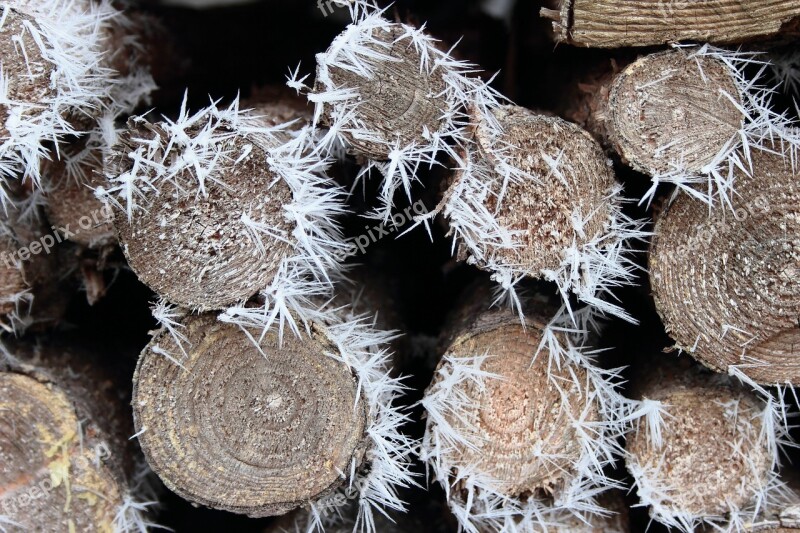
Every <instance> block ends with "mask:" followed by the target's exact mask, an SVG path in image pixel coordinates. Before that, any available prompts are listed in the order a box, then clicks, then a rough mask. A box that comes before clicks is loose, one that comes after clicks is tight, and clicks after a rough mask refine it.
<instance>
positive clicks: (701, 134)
mask: <svg viewBox="0 0 800 533" xmlns="http://www.w3.org/2000/svg"><path fill="white" fill-rule="evenodd" d="M691 54H692V51H690V50H681V49H673V50H668V51H664V52H657V53H654V54H649V55H645V56H643V57H640V58H639V59H638V60H636V61H634V62H632V63H630V64H629V65H627V66H626V67H625V68H624V69H623V68H620V66H618V65H616V64H614V65H612V69H611V70H610V71H609V72H607V73H606V74H605V75H602V76H597V79H595V80H593V83H592V84H591V85H590V86H588V87H587V88H586V93H585V98H583V99H581V100H577V101H574V102H570V107H571V109H569V110H568V111H567V112H566V114H567V116H568V118H570V119H577V120H578V121H579V123H580V124H581V125H582V126H584V127H586V128H587V129H588V130H589V131H591V132H592V133H593V134H594V135H595V136H596V137H597V138H598V139H599V140H600V141H601V143H602V144H603V145H604V147H606V148H607V149H608V150H611V151H612V152H613V153H615V154H617V155H618V156H619V158H620V159H621V160H622V162H623V163H624V164H626V165H628V166H630V167H632V168H633V169H634V170H637V171H639V172H642V173H644V174H646V175H649V176H663V175H666V174H669V173H671V172H675V171H676V170H678V169H681V170H682V171H683V172H684V173H687V174H698V173H703V172H706V171H707V170H706V169H707V167H708V166H709V165H711V164H712V162H714V161H715V160H716V159H717V158H718V156H719V154H721V153H722V152H723V151H724V150H726V149H728V148H730V147H731V146H732V145H733V146H734V147H735V146H737V145H738V143H739V142H740V141H738V140H737V136H738V135H739V132H740V130H741V129H742V126H743V121H744V115H743V114H742V112H741V111H740V108H741V107H743V106H744V102H743V99H742V95H741V90H740V88H739V86H738V85H737V83H736V79H735V77H734V74H733V72H732V70H731V69H730V68H729V67H728V66H727V65H725V64H724V63H723V62H722V61H720V60H718V59H715V58H713V57H705V56H700V55H691Z"/></svg>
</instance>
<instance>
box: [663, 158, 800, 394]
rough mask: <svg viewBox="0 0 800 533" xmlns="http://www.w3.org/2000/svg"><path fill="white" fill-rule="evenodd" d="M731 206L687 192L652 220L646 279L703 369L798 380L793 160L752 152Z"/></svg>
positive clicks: (799, 200) (798, 226)
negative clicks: (712, 204) (750, 170)
mask: <svg viewBox="0 0 800 533" xmlns="http://www.w3.org/2000/svg"><path fill="white" fill-rule="evenodd" d="M752 158H753V175H752V177H750V176H747V175H745V174H744V173H743V172H739V173H738V174H737V179H736V182H735V191H736V192H735V195H734V196H733V198H732V206H731V207H728V206H720V207H718V208H716V209H714V210H713V211H711V212H710V213H709V209H708V206H707V205H705V204H702V203H700V202H697V201H696V200H694V199H692V198H690V197H689V196H688V195H686V196H681V197H679V198H678V199H677V200H676V201H675V202H674V203H673V204H672V205H671V206H669V208H668V209H667V211H666V212H665V213H663V214H662V215H661V217H660V218H659V220H658V221H657V224H656V236H655V237H654V239H653V243H652V247H651V252H650V272H651V275H650V279H651V284H652V289H653V296H654V298H655V302H656V307H657V309H658V312H659V314H660V315H661V317H662V319H663V321H664V324H665V326H666V328H667V332H668V333H669V334H670V335H671V336H672V338H673V339H675V341H676V344H677V345H678V347H680V348H681V349H683V350H684V351H686V352H688V353H690V354H692V355H693V356H694V357H695V358H697V359H698V360H699V361H701V362H702V363H703V364H705V365H707V366H708V367H710V368H712V369H714V370H717V371H720V372H726V371H728V369H729V368H730V367H731V366H734V365H735V366H738V367H739V368H740V369H741V370H742V371H743V372H745V373H746V374H747V375H749V376H750V377H752V378H753V379H755V380H756V381H759V382H764V383H777V382H779V383H787V382H788V383H794V384H797V383H800V277H799V275H800V186H798V173H797V171H796V170H793V169H792V164H791V162H790V161H789V160H787V159H784V158H783V157H781V156H780V155H776V154H770V153H766V152H760V151H757V152H754V153H753V156H752Z"/></svg>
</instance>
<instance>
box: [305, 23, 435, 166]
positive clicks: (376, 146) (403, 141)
mask: <svg viewBox="0 0 800 533" xmlns="http://www.w3.org/2000/svg"><path fill="white" fill-rule="evenodd" d="M387 25H388V29H384V28H376V29H372V30H370V31H371V32H372V33H371V37H372V39H373V40H374V41H375V42H368V43H367V44H366V45H365V46H366V47H367V48H369V49H371V50H373V51H377V52H379V53H381V54H384V55H389V56H391V57H392V58H393V60H392V61H386V60H384V61H380V62H379V63H378V64H377V65H375V66H374V67H373V69H374V72H373V73H372V76H371V77H370V78H366V77H362V76H360V75H358V74H356V73H354V72H350V71H347V70H345V69H342V68H339V67H336V66H330V67H327V71H328V76H329V79H330V81H329V84H330V85H331V86H330V87H322V84H321V83H320V82H319V79H320V76H319V72H318V76H317V80H318V81H317V85H316V87H315V89H316V91H322V90H323V89H327V90H331V89H334V88H337V89H339V88H350V89H354V90H357V91H358V94H359V98H358V106H357V107H356V109H355V113H356V118H355V120H356V121H357V122H358V123H360V124H363V125H364V127H365V128H366V129H367V130H369V132H370V134H371V135H370V136H371V137H372V138H371V139H365V138H361V137H355V136H353V135H350V134H348V133H346V132H345V133H344V136H345V138H346V140H347V142H348V144H349V145H350V148H351V151H352V152H353V153H354V154H355V155H360V156H363V157H366V158H369V159H374V160H378V161H382V160H386V159H389V154H390V152H391V151H392V150H393V149H394V148H395V147H397V148H401V149H402V148H406V147H407V146H410V145H417V146H424V145H427V144H428V143H429V142H430V141H429V140H428V139H426V137H425V132H431V133H432V132H438V131H440V130H441V128H442V126H443V124H444V122H445V118H444V116H445V115H446V113H447V111H448V105H447V102H446V99H445V97H444V96H443V95H442V93H443V91H444V89H445V81H444V77H443V69H442V68H437V69H435V70H434V71H433V72H432V73H430V74H429V73H428V72H427V71H426V70H424V69H422V70H421V69H420V64H421V62H422V60H421V56H420V54H419V52H418V51H417V50H416V47H415V45H414V44H413V42H412V40H411V38H410V37H403V36H404V34H405V33H406V30H405V29H404V28H403V26H402V25H400V24H389V23H387ZM328 52H329V53H330V52H331V51H330V50H329V51H328ZM347 106H348V104H344V105H333V106H331V105H327V106H326V107H325V113H324V121H325V122H327V123H329V124H330V123H332V122H334V121H336V120H338V119H342V118H343V117H342V114H343V109H345V108H346V107H347Z"/></svg>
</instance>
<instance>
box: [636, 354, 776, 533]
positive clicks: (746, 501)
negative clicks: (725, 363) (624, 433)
mask: <svg viewBox="0 0 800 533" xmlns="http://www.w3.org/2000/svg"><path fill="white" fill-rule="evenodd" d="M664 357H669V356H663V355H662V356H660V357H659V358H664ZM646 381H647V383H646V384H644V385H643V386H641V387H640V390H639V392H640V395H641V397H642V398H646V399H648V400H653V401H658V402H661V404H662V405H663V406H664V408H665V411H666V415H664V424H663V426H662V429H661V436H662V442H661V446H660V447H658V446H656V444H655V443H654V442H653V440H652V438H650V437H649V436H648V433H647V432H646V431H644V430H643V429H642V428H640V430H639V431H635V432H632V433H631V434H630V435H629V436H628V438H627V441H626V450H627V452H628V456H627V458H626V461H627V466H628V470H629V471H631V473H632V474H633V476H634V478H635V479H636V482H637V484H638V485H639V486H645V487H654V486H655V487H659V488H660V490H661V491H662V492H664V494H666V498H665V499H664V501H661V502H660V505H659V508H660V512H662V513H667V514H670V515H672V516H680V517H692V518H697V519H716V520H718V519H719V517H725V516H727V515H728V513H729V512H730V511H731V510H732V509H747V508H750V507H752V506H753V505H755V503H756V501H755V500H756V497H757V495H758V494H759V492H760V491H761V489H762V488H763V487H764V486H766V483H767V481H768V479H769V476H770V473H771V472H772V465H773V462H772V461H773V457H772V453H771V450H770V448H769V446H768V445H767V443H766V442H765V440H764V439H763V438H762V436H761V431H762V426H763V414H764V410H765V404H764V402H763V401H762V400H761V399H759V398H758V397H757V396H756V395H755V393H753V392H751V391H749V390H745V389H744V388H743V387H741V386H739V385H738V384H735V383H733V382H731V381H730V380H728V378H727V377H725V376H716V375H709V374H708V373H707V372H705V371H702V370H699V369H698V368H697V367H690V368H687V369H678V368H668V369H662V368H655V369H650V372H649V373H648V375H647V378H646ZM651 515H652V513H651ZM655 518H658V517H655Z"/></svg>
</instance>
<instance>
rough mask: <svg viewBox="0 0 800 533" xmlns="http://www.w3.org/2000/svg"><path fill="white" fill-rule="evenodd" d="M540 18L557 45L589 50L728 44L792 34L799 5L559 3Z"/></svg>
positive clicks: (749, 1)
mask: <svg viewBox="0 0 800 533" xmlns="http://www.w3.org/2000/svg"><path fill="white" fill-rule="evenodd" d="M554 4H555V5H554V6H553V7H555V8H556V9H551V8H543V9H542V11H541V15H542V16H543V17H545V18H548V19H551V20H553V36H554V38H555V40H556V41H557V42H561V43H568V44H571V45H574V46H584V47H593V48H621V47H625V46H652V45H660V44H666V43H672V42H677V41H701V42H710V43H718V44H732V43H742V42H747V41H751V40H754V39H765V38H774V37H776V36H777V35H778V34H780V33H787V34H790V35H796V34H797V33H798V18H799V17H800V5H798V4H797V2H793V1H792V0H767V1H763V0H762V1H759V0H744V1H742V0H737V1H731V0H709V1H698V0H634V1H631V0H599V1H598V0H560V1H558V2H554Z"/></svg>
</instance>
